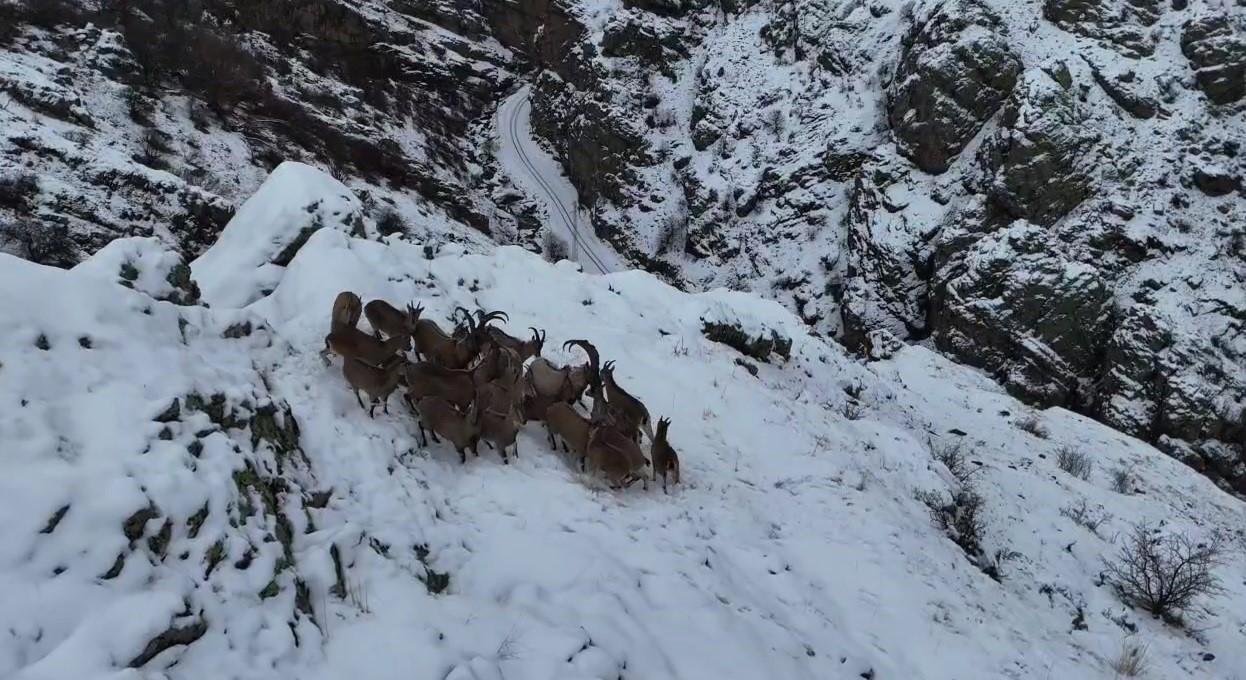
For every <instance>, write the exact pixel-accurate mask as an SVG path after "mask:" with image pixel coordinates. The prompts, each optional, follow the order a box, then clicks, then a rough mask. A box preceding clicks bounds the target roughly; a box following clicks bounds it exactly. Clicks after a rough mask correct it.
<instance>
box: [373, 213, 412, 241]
mask: <svg viewBox="0 0 1246 680" xmlns="http://www.w3.org/2000/svg"><path fill="white" fill-rule="evenodd" d="M376 229H377V231H379V232H381V234H383V235H385V236H389V235H390V234H403V233H406V231H407V224H406V222H404V221H403V219H402V215H399V214H398V211H397V210H394V209H393V208H383V209H381V212H380V213H379V214H377V216H376Z"/></svg>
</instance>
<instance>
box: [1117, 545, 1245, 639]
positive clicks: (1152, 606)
mask: <svg viewBox="0 0 1246 680" xmlns="http://www.w3.org/2000/svg"><path fill="white" fill-rule="evenodd" d="M1221 553H1222V544H1221V539H1220V537H1219V536H1213V537H1212V538H1211V539H1210V540H1209V541H1205V542H1202V543H1199V542H1196V541H1194V540H1193V539H1190V538H1188V537H1186V536H1183V535H1179V534H1169V535H1163V534H1160V533H1159V532H1158V531H1157V530H1155V529H1153V528H1152V527H1151V526H1149V525H1147V524H1145V523H1141V524H1136V525H1134V528H1133V532H1132V533H1131V534H1130V535H1129V537H1128V538H1127V539H1126V541H1125V545H1124V546H1122V547H1121V550H1120V552H1119V553H1118V554H1117V557H1116V560H1115V561H1114V562H1109V563H1108V564H1107V581H1108V582H1109V583H1111V584H1112V586H1113V587H1114V588H1116V590H1117V592H1118V593H1120V595H1121V597H1122V599H1124V600H1125V602H1127V603H1128V604H1130V605H1133V606H1137V607H1141V608H1142V609H1145V610H1146V611H1149V612H1151V614H1153V615H1154V616H1156V617H1159V618H1162V619H1164V620H1165V621H1169V622H1176V621H1180V614H1181V613H1182V612H1185V611H1188V610H1189V608H1190V607H1191V606H1192V605H1193V604H1194V603H1195V602H1196V601H1197V600H1199V599H1200V598H1203V597H1206V596H1211V595H1217V594H1219V593H1221V592H1222V591H1223V589H1222V588H1221V586H1220V579H1218V578H1216V575H1215V574H1214V573H1212V570H1213V569H1214V568H1215V567H1216V566H1218V565H1220V563H1221Z"/></svg>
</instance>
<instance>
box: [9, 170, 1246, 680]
mask: <svg viewBox="0 0 1246 680" xmlns="http://www.w3.org/2000/svg"><path fill="white" fill-rule="evenodd" d="M359 203H360V199H359V198H358V197H357V196H355V195H353V194H352V193H351V192H350V190H349V189H347V188H346V187H345V186H344V185H342V184H341V183H339V182H336V181H335V180H333V179H332V178H330V177H328V176H327V175H324V174H323V173H319V172H317V171H315V170H314V169H312V168H310V167H307V166H301V165H297V164H285V165H282V166H280V167H278V168H277V170H276V172H274V173H273V175H272V176H271V177H270V178H269V179H268V180H267V181H266V182H265V184H264V185H263V188H262V189H261V190H260V192H259V193H258V194H257V195H256V196H255V197H253V198H252V199H251V200H250V201H248V202H247V203H246V204H245V205H244V206H242V207H241V208H240V209H239V210H238V211H237V215H236V217H235V218H234V219H233V220H232V221H231V222H230V223H229V225H228V226H227V227H226V228H225V229H224V231H223V233H222V235H221V237H220V239H219V241H218V242H217V243H216V244H215V245H214V246H213V247H212V248H210V249H209V250H207V252H206V253H204V254H203V255H201V256H200V257H198V258H197V259H195V260H194V261H190V262H187V263H186V264H188V265H189V272H187V270H186V267H185V266H184V265H183V264H182V262H183V261H182V260H181V259H180V258H179V255H178V254H177V253H176V252H174V251H172V250H171V249H170V248H169V247H168V245H167V244H164V243H161V242H160V241H159V239H155V238H124V239H118V240H114V241H113V242H112V243H110V244H109V245H108V246H106V247H105V248H103V249H102V250H100V251H99V252H98V253H96V254H95V255H94V256H92V257H91V258H89V259H87V260H86V261H84V262H83V263H81V264H79V265H78V266H76V267H74V268H72V269H69V270H62V269H56V268H51V267H46V266H42V265H38V264H34V263H31V262H27V261H24V260H20V259H17V258H14V257H11V256H8V255H0V441H3V442H4V443H5V446H4V447H3V449H2V450H0V465H2V466H3V469H4V470H5V472H6V474H5V475H4V477H3V481H0V517H4V518H6V519H5V521H4V522H0V601H3V602H5V603H6V606H5V607H3V608H0V630H3V631H5V632H6V634H5V635H3V636H0V676H4V677H16V678H22V679H23V680H33V679H35V678H40V679H42V678H69V677H72V678H79V679H84V678H105V677H107V678H121V677H126V678H137V677H167V678H209V677H211V678H217V677H238V678H269V677H298V678H341V677H355V678H398V677H402V678H411V677H418V678H430V679H437V680H442V679H451V680H463V679H467V678H479V679H481V680H484V679H497V678H503V677H505V678H512V679H513V678H532V679H534V680H548V679H550V678H610V679H612V680H613V679H615V678H644V679H653V678H707V679H708V678H715V679H722V678H741V679H754V678H759V677H782V678H819V679H827V678H844V679H856V678H876V679H878V680H885V679H890V678H906V679H914V680H917V679H931V680H945V679H952V678H957V679H960V680H966V679H969V678H984V679H986V678H992V679H994V678H1043V677H1052V678H1113V677H1116V676H1117V672H1116V670H1114V669H1113V664H1114V662H1116V660H1117V659H1118V658H1119V657H1120V655H1121V654H1122V650H1127V649H1131V648H1145V650H1146V651H1145V654H1144V656H1145V659H1146V666H1147V675H1146V677H1153V678H1178V677H1198V678H1224V679H1226V680H1227V679H1229V678H1234V677H1238V676H1240V674H1241V669H1243V668H1246V557H1244V553H1243V552H1242V551H1243V550H1246V541H1243V536H1242V533H1241V532H1242V527H1243V526H1246V507H1244V506H1243V505H1242V503H1241V502H1240V500H1238V499H1236V498H1234V497H1232V496H1230V495H1228V494H1226V493H1225V492H1223V491H1221V490H1220V489H1218V488H1217V487H1216V485H1215V484H1214V483H1213V482H1211V481H1209V480H1208V479H1207V478H1205V477H1204V476H1202V475H1199V474H1197V473H1196V472H1195V471H1193V470H1191V469H1190V468H1189V467H1187V466H1185V465H1183V464H1181V463H1179V462H1178V461H1175V460H1174V459H1172V458H1171V457H1170V456H1168V455H1166V454H1164V453H1162V452H1160V451H1158V450H1157V449H1155V448H1153V447H1152V446H1150V445H1148V444H1146V443H1144V442H1141V441H1139V440H1137V439H1134V438H1131V437H1129V436H1127V435H1123V434H1121V433H1119V432H1117V431H1114V430H1112V429H1109V428H1108V427H1106V426H1104V425H1102V424H1099V423H1096V422H1094V421H1092V420H1090V419H1088V418H1086V417H1084V416H1080V415H1077V414H1074V413H1072V412H1069V411H1066V410H1064V409H1061V408H1048V409H1044V410H1034V409H1031V408H1030V407H1027V406H1026V405H1024V404H1022V403H1020V402H1018V401H1017V400H1016V399H1015V398H1014V397H1012V396H1009V395H1008V394H1007V393H1006V392H1005V391H1004V390H1003V389H1001V388H1000V387H999V386H997V385H996V384H995V383H994V382H992V381H991V380H990V379H989V378H988V377H987V376H985V375H983V374H982V373H980V372H978V371H975V370H973V369H970V368H966V367H963V366H959V365H957V364H954V363H952V362H951V361H949V360H948V359H946V358H943V357H942V356H940V355H939V354H937V353H935V352H932V351H931V350H929V349H926V348H922V347H915V346H904V345H903V344H901V343H893V344H884V343H882V342H876V343H874V357H873V358H872V359H870V360H865V359H862V358H859V357H855V356H853V355H850V354H848V353H847V352H846V351H845V350H844V349H843V348H842V347H840V346H839V345H837V344H835V343H832V342H828V341H826V340H825V339H822V338H819V337H816V336H814V335H812V334H811V333H810V332H809V329H808V327H807V326H806V325H805V324H804V323H803V322H802V321H801V320H800V319H798V318H797V317H796V316H794V315H793V314H791V313H790V312H789V311H787V310H785V309H784V308H783V307H782V306H780V305H779V304H777V303H775V302H772V301H766V300H762V299H760V298H758V297H756V296H754V295H750V294H746V293H740V292H731V291H727V290H722V289H717V290H713V291H709V292H704V293H687V292H681V291H679V290H677V289H675V288H672V287H670V286H669V285H667V284H665V283H663V282H661V281H660V280H658V279H657V278H655V277H654V276H652V275H650V274H646V273H643V272H637V271H631V272H624V273H612V274H608V275H604V276H595V275H588V274H584V273H581V272H580V271H579V268H577V267H576V266H575V265H572V264H571V263H569V262H562V263H559V264H556V265H552V264H549V263H547V262H545V261H544V260H542V259H541V258H540V257H538V256H536V255H533V254H531V253H528V252H525V251H524V250H522V249H519V248H514V247H503V248H497V249H495V250H492V251H490V252H487V253H483V254H473V253H469V252H466V250H465V249H464V248H463V247H462V246H459V245H454V244H451V245H443V246H438V245H437V244H435V243H433V242H431V241H430V242H428V243H423V242H420V241H419V240H418V239H411V240H403V239H395V238H392V237H390V238H380V237H376V236H375V235H374V236H372V237H370V238H369V237H363V238H361V237H359V236H357V235H354V234H355V233H357V231H356V227H357V226H358V225H359V223H360V222H361V218H359V217H358V215H357V209H358V206H359ZM369 224H370V223H369ZM309 227H310V228H309ZM304 239H305V241H304ZM300 242H302V243H301V245H300ZM187 273H189V274H190V275H191V277H193V279H195V280H197V281H198V282H199V283H198V284H197V285H194V284H192V283H191V282H190V278H191V277H187V276H186V274H187ZM344 289H346V290H353V291H356V292H357V293H359V294H360V295H361V296H362V297H363V298H364V299H365V300H368V299H374V298H384V299H387V300H389V301H391V302H393V303H395V304H401V303H404V302H407V301H419V302H420V303H422V304H423V305H424V306H425V307H426V312H425V315H426V316H428V317H431V318H437V319H441V318H444V317H445V316H446V315H448V314H449V313H450V312H451V310H452V309H453V308H454V307H455V306H458V305H463V306H468V307H471V308H475V307H476V306H480V307H483V308H487V309H504V310H507V311H508V312H509V313H510V322H509V324H508V327H511V328H514V329H520V328H524V327H526V326H530V325H533V326H537V327H540V328H544V329H546V330H547V331H548V338H549V341H548V343H547V349H546V355H547V356H550V357H552V358H554V359H555V360H557V361H560V362H561V361H582V360H583V358H582V357H580V356H576V355H572V354H567V353H563V352H561V351H560V350H559V349H558V348H559V347H560V346H561V345H562V342H563V341H564V340H567V339H571V338H579V337H588V338H590V339H591V340H592V341H593V342H594V343H595V344H596V345H597V346H598V347H599V348H600V350H601V353H602V356H603V359H613V360H615V361H617V364H618V376H619V378H620V380H621V381H623V382H624V384H626V385H627V387H628V388H629V389H630V390H632V391H633V392H634V393H635V394H637V395H638V396H640V397H641V398H642V399H644V401H645V402H646V403H647V404H648V406H649V408H650V410H651V411H652V412H653V413H654V414H655V417H656V416H657V415H662V416H666V417H669V418H671V420H672V421H673V425H672V426H671V439H672V441H673V443H674V445H675V446H676V447H677V448H678V450H679V453H680V456H681V459H682V469H683V474H682V478H683V479H682V483H681V484H680V485H678V486H675V487H673V488H672V489H671V492H670V493H669V494H664V493H663V492H662V490H661V489H660V488H659V486H655V485H653V484H650V485H649V488H648V489H647V490H645V489H642V488H640V487H639V486H634V487H632V488H630V489H627V490H623V491H614V490H609V489H606V488H604V486H603V485H602V484H601V482H600V481H599V480H595V479H593V478H591V477H589V476H587V475H583V474H581V473H579V472H577V471H575V470H574V469H573V468H572V467H571V466H570V465H569V464H568V463H567V462H566V461H565V460H564V459H563V458H562V457H561V456H559V455H556V454H554V453H552V452H551V451H550V450H549V447H548V444H547V441H546V435H545V432H544V431H543V430H542V429H541V428H539V427H538V426H537V425H536V424H530V425H529V426H528V427H527V428H526V429H525V430H524V432H523V434H522V436H521V438H520V440H519V442H518V445H519V457H518V458H517V459H516V460H514V461H513V462H512V464H510V465H509V466H504V465H502V464H501V460H500V459H499V457H498V456H497V454H496V453H495V452H489V451H487V450H486V449H484V448H483V447H482V449H481V456H480V457H479V458H470V459H469V460H468V462H467V464H466V465H461V464H460V463H459V461H458V457H457V455H456V454H455V453H454V452H453V450H451V449H450V448H449V447H448V446H446V445H437V444H433V445H430V446H429V447H421V446H419V445H418V443H417V439H418V437H417V436H416V435H415V433H414V429H415V428H414V420H413V416H412V415H411V414H410V413H409V411H408V409H407V407H406V406H405V405H404V404H403V403H402V401H401V400H400V399H399V398H398V397H397V396H395V397H393V398H391V399H390V401H389V404H388V405H389V412H388V414H382V413H378V414H377V417H376V418H374V419H370V418H369V417H368V415H367V413H366V412H365V411H363V410H361V409H360V408H359V406H358V405H357V404H356V403H355V398H354V396H353V395H352V394H351V393H350V391H349V390H348V389H347V388H346V386H345V384H344V383H343V380H342V376H341V369H340V363H339V362H340V360H339V359H336V358H335V359H334V360H333V364H332V365H329V366H326V365H325V363H323V362H322V361H321V359H320V357H319V356H318V353H319V350H320V349H321V347H322V346H323V337H324V334H325V332H326V328H327V322H328V312H329V309H330V305H331V304H332V301H333V299H334V296H335V295H336V294H337V293H338V292H339V291H341V290H344ZM36 291H37V294H38V296H39V297H38V301H37V304H32V295H33V294H35V292H36ZM205 302H206V303H207V304H206V305H205V304H204V303H205ZM707 324H708V325H710V326H711V327H713V326H715V325H722V326H726V327H738V329H739V330H740V331H741V332H742V333H743V334H744V335H745V336H747V337H757V336H761V337H765V338H774V337H777V338H779V339H781V340H786V341H790V347H786V342H781V343H779V345H780V349H781V350H783V351H782V352H778V353H776V352H771V353H770V354H769V355H768V356H767V361H764V362H763V361H759V360H757V359H755V358H747V357H745V356H743V355H742V354H740V353H739V352H738V351H737V350H735V349H732V348H731V347H728V346H726V345H724V344H721V343H718V342H713V341H711V340H709V339H708V338H707V337H706V333H705V329H706V326H707ZM718 337H722V336H721V335H720V336H718ZM757 354H762V353H761V352H758V353H757ZM783 354H786V355H787V356H786V357H785V356H782V355H783ZM957 445H959V446H960V447H961V449H962V451H963V452H964V454H965V456H964V458H965V460H964V464H965V465H968V466H971V467H972V468H973V469H976V470H977V471H976V472H974V473H972V474H971V475H969V476H968V477H966V476H965V475H963V474H962V475H961V477H960V478H958V477H957V476H956V475H955V474H954V472H955V471H954V470H951V469H949V468H948V467H947V466H946V465H945V464H943V463H941V462H938V461H937V460H936V459H935V453H937V452H943V453H946V452H948V451H949V450H950V449H951V448H953V447H955V446H957ZM1061 449H1069V450H1076V451H1079V452H1082V453H1084V454H1086V455H1087V456H1088V457H1089V459H1090V461H1091V465H1092V469H1091V470H1090V472H1089V473H1088V475H1087V477H1086V479H1081V478H1078V477H1074V476H1072V475H1069V474H1067V473H1065V472H1064V471H1062V470H1061V469H1060V467H1059V466H1058V465H1057V459H1058V458H1059V451H1060V450H1061ZM948 460H951V459H948ZM1117 470H1127V471H1128V475H1127V477H1128V479H1126V480H1125V483H1117V482H1116V481H1115V480H1116V479H1117V478H1118V477H1119V475H1117V473H1116V471H1117ZM958 479H968V480H969V482H967V483H968V484H971V485H972V487H973V488H974V489H976V490H977V492H978V493H980V494H981V498H982V503H983V505H982V516H983V519H984V530H983V531H982V532H981V535H980V542H981V552H980V554H976V555H972V556H970V555H967V553H966V552H964V551H963V550H962V548H961V547H960V546H958V545H957V543H955V542H953V541H952V540H951V539H950V538H949V537H948V535H946V534H945V533H944V532H943V531H942V530H941V529H940V528H939V527H938V526H936V524H935V523H934V522H932V517H931V511H930V508H928V507H927V502H938V503H946V502H948V499H949V498H950V497H951V494H953V493H954V492H956V491H963V490H964V488H965V487H964V486H963V485H962V482H961V481H958ZM921 492H925V493H921ZM922 499H925V500H922ZM1079 508H1081V509H1082V512H1080V513H1079V512H1078V509H1079ZM1087 513H1088V514H1087ZM1074 517H1077V518H1080V523H1079V522H1077V521H1074ZM1138 522H1149V523H1151V525H1152V526H1153V527H1154V528H1155V529H1156V530H1157V531H1158V532H1159V535H1162V536H1172V535H1188V536H1190V537H1191V538H1193V539H1194V540H1200V541H1211V540H1213V539H1216V538H1217V537H1219V538H1220V539H1222V540H1224V541H1226V543H1225V549H1224V552H1223V560H1222V563H1221V564H1219V565H1218V566H1216V567H1215V569H1214V575H1215V576H1217V577H1218V578H1219V580H1220V582H1221V584H1222V586H1223V592H1222V593H1220V594H1219V595H1216V596H1214V597H1208V598H1205V599H1200V600H1198V601H1197V603H1196V606H1195V607H1192V608H1190V609H1189V610H1188V611H1185V612H1183V613H1184V615H1185V624H1186V627H1185V628H1184V629H1182V628H1181V627H1179V626H1177V625H1174V624H1170V623H1166V622H1164V621H1161V620H1158V619H1154V618H1152V617H1151V616H1150V615H1148V614H1146V613H1144V612H1142V611H1140V610H1138V609H1136V608H1132V607H1129V606H1127V605H1125V604H1123V603H1122V601H1121V599H1120V597H1119V596H1118V595H1117V593H1115V592H1114V590H1113V588H1112V587H1111V586H1110V585H1109V584H1107V583H1105V582H1104V578H1103V576H1102V574H1103V572H1104V570H1105V564H1106V563H1108V562H1111V561H1112V560H1113V559H1114V556H1115V555H1116V554H1117V552H1118V551H1119V550H1120V548H1121V546H1123V545H1124V544H1125V539H1126V537H1127V536H1128V534H1129V532H1130V530H1131V527H1132V525H1134V524H1135V523H1138ZM1090 526H1093V527H1094V529H1093V530H1092V529H1091V528H1089V527H1090ZM971 557H972V559H971ZM988 572H990V574H988ZM992 574H993V576H992Z"/></svg>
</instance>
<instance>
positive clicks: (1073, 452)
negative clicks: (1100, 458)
mask: <svg viewBox="0 0 1246 680" xmlns="http://www.w3.org/2000/svg"><path fill="white" fill-rule="evenodd" d="M1056 465H1058V466H1060V469H1061V470H1064V471H1065V472H1067V473H1069V474H1070V475H1073V476H1074V477H1077V478H1078V479H1082V480H1086V479H1090V471H1091V469H1092V468H1093V467H1094V464H1093V463H1092V462H1091V461H1090V456H1087V455H1086V454H1085V453H1083V452H1082V451H1080V450H1078V449H1075V448H1073V447H1071V446H1061V447H1060V450H1059V451H1057V452H1056Z"/></svg>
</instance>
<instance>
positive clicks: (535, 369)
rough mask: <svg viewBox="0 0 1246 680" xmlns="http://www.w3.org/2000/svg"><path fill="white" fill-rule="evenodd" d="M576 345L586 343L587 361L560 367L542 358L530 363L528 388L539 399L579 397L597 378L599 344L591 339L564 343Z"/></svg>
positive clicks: (577, 399)
mask: <svg viewBox="0 0 1246 680" xmlns="http://www.w3.org/2000/svg"><path fill="white" fill-rule="evenodd" d="M572 345H578V346H580V347H583V348H584V351H585V352H587V353H588V363H587V364H581V365H579V366H563V367H561V368H559V367H557V366H555V365H554V364H552V363H551V362H550V361H549V360H547V359H544V358H538V359H536V360H535V361H533V362H532V363H531V364H529V365H528V374H527V379H528V388H529V390H530V392H531V393H532V394H534V395H535V396H536V397H538V401H543V400H549V401H554V400H557V401H565V402H567V403H572V402H576V401H579V400H580V398H581V397H582V396H583V395H584V390H586V389H588V386H589V385H591V384H592V383H593V381H594V380H596V377H597V348H596V347H593V346H592V345H591V344H589V342H588V341H587V340H568V341H566V342H564V343H563V345H562V346H563V349H567V348H569V347H571V346H572Z"/></svg>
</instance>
